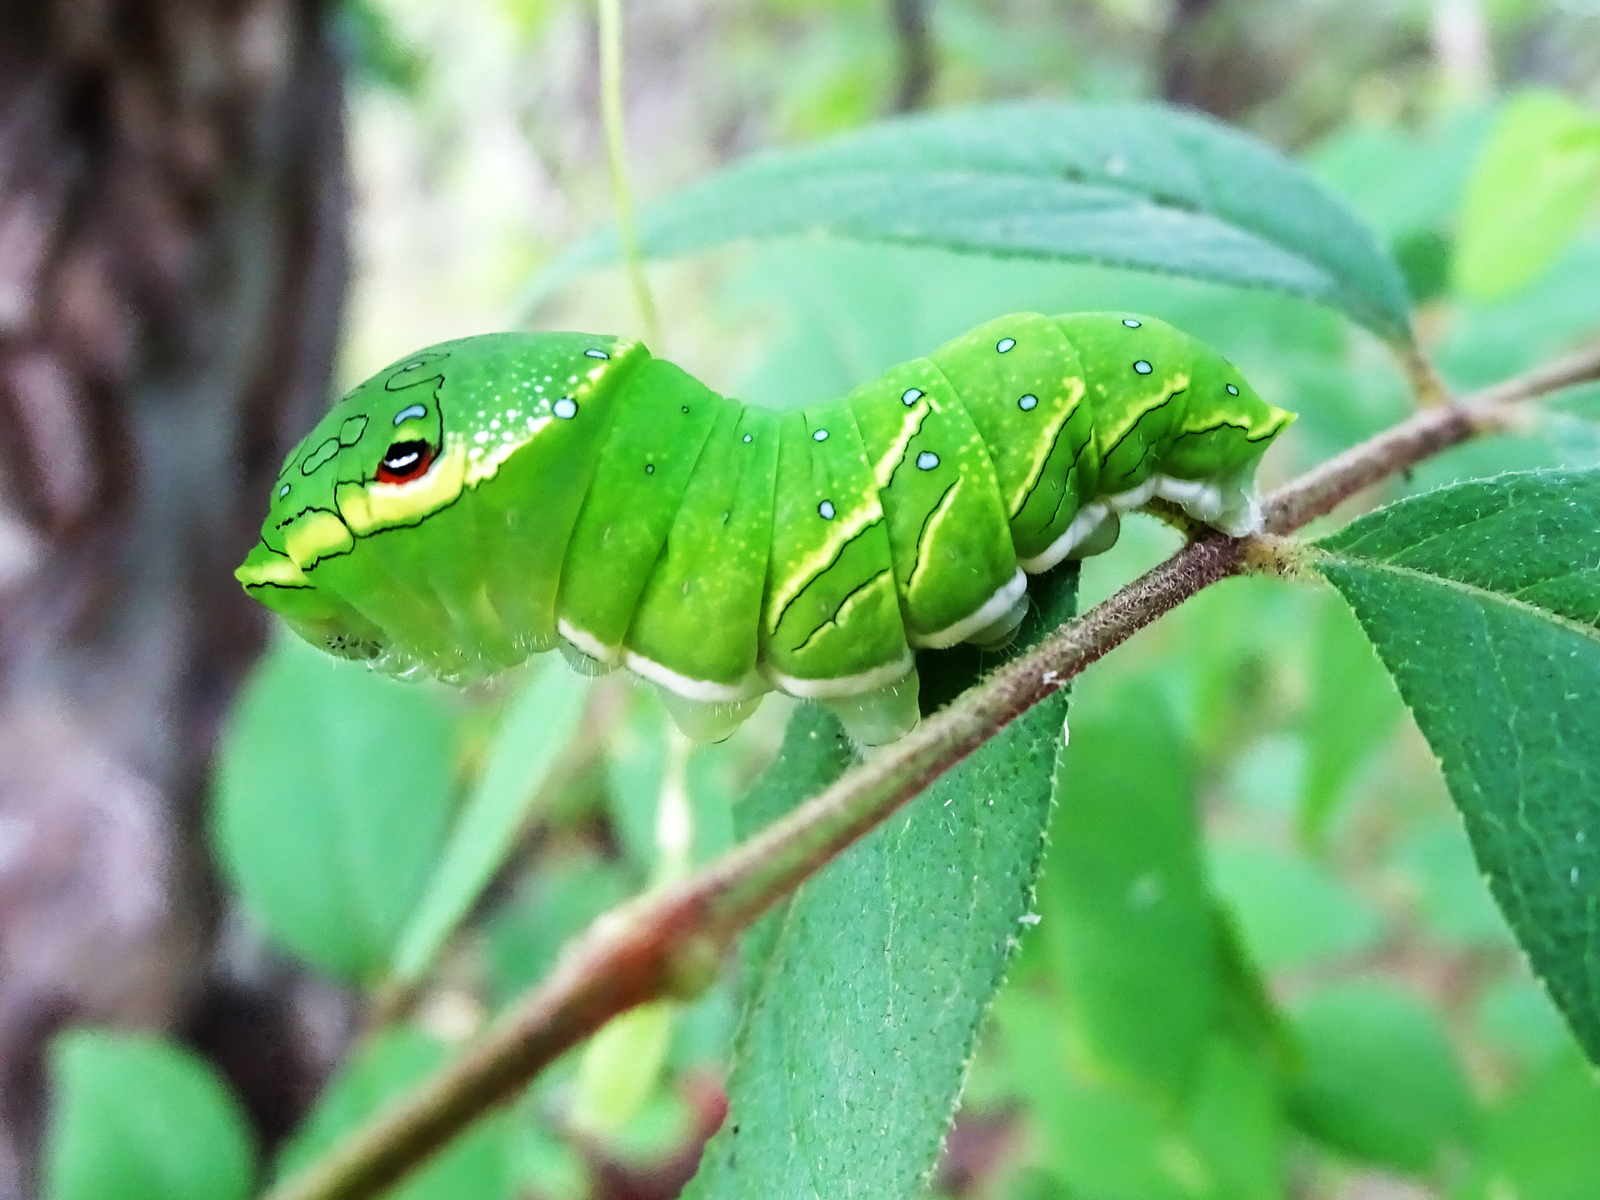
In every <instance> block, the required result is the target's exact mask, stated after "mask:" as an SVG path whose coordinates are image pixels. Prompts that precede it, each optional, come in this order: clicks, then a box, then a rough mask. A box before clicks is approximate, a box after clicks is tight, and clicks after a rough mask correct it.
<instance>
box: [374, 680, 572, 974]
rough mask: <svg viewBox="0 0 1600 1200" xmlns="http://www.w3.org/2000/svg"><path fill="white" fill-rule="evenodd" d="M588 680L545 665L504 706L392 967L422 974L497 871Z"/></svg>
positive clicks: (528, 814)
mask: <svg viewBox="0 0 1600 1200" xmlns="http://www.w3.org/2000/svg"><path fill="white" fill-rule="evenodd" d="M588 688H589V681H588V680H587V679H585V678H584V677H583V676H581V675H577V674H574V673H573V672H571V671H567V670H561V669H553V668H552V667H551V666H550V665H548V664H547V665H546V666H545V668H544V670H543V671H542V672H541V673H540V674H539V675H538V676H536V677H535V678H534V679H533V681H532V682H531V683H529V684H528V685H527V686H526V687H524V688H523V690H522V694H521V695H519V696H518V697H517V699H516V700H515V701H514V702H513V703H512V704H511V706H510V707H509V708H508V709H507V711H506V713H505V716H504V718H503V719H502V721H501V724H500V730H499V732H498V733H497V734H496V735H495V740H494V745H493V746H492V747H491V748H490V750H489V761H488V763H487V765H486V766H485V767H484V770H483V776H482V777H481V778H480V779H479V780H478V784H477V787H475V788H474V789H473V791H472V795H471V796H470V797H469V798H468V799H467V803H466V805H465V806H464V807H463V808H462V810H461V815H460V816H459V817H458V818H457V819H456V823H455V828H454V829H452V830H451V832H450V841H449V844H448V845H446V846H445V849H444V853H443V854H442V855H440V858H439V865H438V867H437V868H436V869H435V871H434V873H433V878H432V879H431V880H429V881H428V889H427V891H425V892H424V893H423V895H422V899H421V901H420V902H419V903H418V904H417V908H416V911H415V912H414V913H412V914H411V917H410V919H409V920H408V921H407V922H406V927H405V932H404V933H403V934H401V937H400V944H399V946H398V947H397V948H396V950H395V955H394V973H395V976H396V978H398V979H401V980H403V981H405V982H407V983H415V982H417V981H418V980H420V979H421V978H422V977H423V976H424V975H425V974H426V973H427V972H428V969H429V968H430V967H431V966H432V965H433V961H434V959H435V958H436V957H437V955H438V953H439V951H440V950H442V949H443V948H444V945H445V942H446V941H447V940H448V939H449V937H450V934H451V933H452V932H453V931H454V930H455V927H456V925H457V924H458V923H459V922H460V921H461V919H462V918H463V917H465V916H466V915H467V912H468V911H469V910H470V909H471V908H472V906H473V904H474V903H475V902H476V901H477V899H478V896H479V895H480V894H481V893H482V891H483V889H484V888H485V887H486V886H488V883H489V880H490V879H491V878H493V876H494V873H495V872H496V871H498V870H499V869H500V865H501V864H502V863H503V862H504V861H505V858H506V855H508V854H509V853H510V852H511V850H512V849H513V847H515V845H516V842H517V837H518V835H519V834H521V833H522V831H523V830H524V828H525V827H526V825H527V823H528V822H529V820H531V819H532V815H533V813H532V806H533V802H534V800H536V799H537V798H538V797H539V795H540V791H541V785H542V784H543V783H544V782H545V781H546V779H547V778H548V776H549V774H550V772H551V770H552V768H554V766H555V765H556V763H557V761H559V759H560V757H561V752H562V751H563V750H565V749H566V748H567V743H568V742H569V741H570V740H571V737H572V734H573V733H574V732H575V731H576V730H577V728H578V720H579V718H580V717H581V716H582V715H583V707H584V700H585V697H586V694H587V692H588Z"/></svg>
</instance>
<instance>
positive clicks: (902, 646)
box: [238, 313, 1292, 745]
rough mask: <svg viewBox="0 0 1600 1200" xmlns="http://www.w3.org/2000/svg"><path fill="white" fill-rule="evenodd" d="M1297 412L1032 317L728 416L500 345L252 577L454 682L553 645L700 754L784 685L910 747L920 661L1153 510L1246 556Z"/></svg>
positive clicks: (1173, 352) (678, 389)
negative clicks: (1261, 498)
mask: <svg viewBox="0 0 1600 1200" xmlns="http://www.w3.org/2000/svg"><path fill="white" fill-rule="evenodd" d="M1290 420H1292V415H1291V414H1289V413H1285V412H1283V411H1281V410H1279V409H1275V408H1272V407H1271V406H1269V405H1267V404H1265V403H1263V402H1262V401H1261V400H1260V399H1259V398H1258V397H1257V396H1256V395H1255V394H1254V392H1253V391H1251V390H1250V388H1249V386H1248V385H1247V384H1246V383H1245V381H1244V380H1243V378H1242V377H1240V376H1239V374H1238V372H1237V371H1235V370H1234V369H1233V368H1232V366H1231V365H1229V364H1228V363H1226V362H1225V361H1224V360H1223V359H1222V358H1221V357H1220V356H1218V355H1217V354H1216V353H1215V352H1213V351H1211V350H1209V349H1207V348H1206V347H1204V346H1202V345H1200V344H1199V343H1197V342H1194V341H1193V340H1192V339H1190V338H1189V337H1188V336H1187V335H1185V334H1183V333H1181V332H1180V331H1178V330H1176V329H1173V328H1172V327H1171V326H1168V325H1166V324H1164V323H1162V322H1159V321H1155V320H1153V319H1150V318H1145V317H1138V316H1133V315H1130V314H1121V313H1115V314H1109V313H1091V314H1076V315H1067V316H1060V317H1044V316H1040V315H1038V314H1030V313H1023V314H1013V315H1011V316H1008V317H1003V318H1000V319H998V320H996V321H992V322H989V323H988V324H986V325H984V326H981V327H979V328H978V329H976V330H973V331H972V332H971V333H969V334H967V335H965V336H963V337H961V338H958V339H956V340H955V341H954V342H951V343H950V344H949V345H947V346H945V347H942V348H941V349H940V350H938V351H936V352H934V353H933V354H932V355H930V356H928V357H927V358H923V359H917V360H914V361H912V362H909V363H905V364H902V365H901V366H899V367H896V368H894V369H892V370H891V371H889V372H887V373H886V374H885V375H884V376H882V377H881V378H879V379H877V380H875V381H873V382H872V383H870V384H867V385H865V386H863V387H861V388H859V389H857V390H856V391H855V392H853V393H851V394H850V395H849V396H847V397H845V398H843V399H841V400H837V401H832V402H829V403H826V404H820V405H814V406H811V407H807V408H803V409H799V410H795V411H792V412H787V413H772V412H768V411H766V410H763V409H760V408H755V407H750V406H745V405H741V404H738V403H737V402H734V401H730V400H727V399H724V398H723V397H721V396H718V395H716V394H715V393H713V392H711V391H710V390H709V389H707V388H705V387H704V386H703V385H701V384H699V383H698V382H696V381H695V380H693V379H692V378H690V377H689V376H688V375H686V374H685V373H684V372H682V371H680V370H679V369H678V368H676V367H673V366H672V365H671V364H668V363H665V362H663V361H661V360H657V359H652V358H650V357H649V355H648V354H647V353H646V352H645V351H644V349H643V348H642V347H640V346H638V345H637V344H636V343H632V342H627V341H623V340H619V339H614V338H600V337H592V336H589V335H582V334H532V335H516V334H499V335H488V336H485V337H481V338H469V339H465V340H463V341H460V342H454V343H446V344H444V345H442V346H439V347H435V348H433V349H431V350H428V351H424V352H421V353H419V354H416V355H412V356H410V357H409V358H407V359H403V360H401V361H400V362H399V363H396V364H395V365H394V366H392V367H391V368H389V369H387V370H386V371H384V372H380V373H379V374H378V375H376V376H374V377H373V378H372V379H371V380H369V381H367V383H365V384H363V385H361V387H359V388H357V389H356V390H355V391H353V392H352V393H351V394H350V395H349V396H347V397H346V398H345V399H344V400H343V401H341V402H340V404H339V405H338V406H336V407H335V408H334V410H333V411H332V412H330V413H329V415H328V416H327V417H326V418H324V420H323V421H322V422H321V424H319V425H318V427H317V429H316V430H314V431H313V433H312V434H311V435H310V436H309V437H307V439H306V440H305V441H304V442H302V443H301V445H300V446H298V447H297V448H296V449H295V451H294V452H292V453H291V454H290V456H289V459H288V460H287V461H286V462H285V464H284V471H283V474H282V476H281V477H280V480H279V484H278V489H277V491H276V493H275V495H274V498H273V504H272V511H271V512H270V513H269V516H268V519H267V522H266V524H265V525H264V527H263V531H262V541H261V543H260V544H259V545H258V546H257V547H256V548H255V550H253V551H252V552H251V554H250V556H249V558H247V560H246V561H245V563H244V565H243V566H242V567H241V568H240V569H239V572H238V574H239V578H240V580H241V581H242V582H243V583H244V584H245V586H246V587H247V588H248V589H249V590H250V591H251V593H252V594H253V595H256V596H257V597H258V598H260V599H261V600H262V601H263V602H264V603H266V604H268V605H269V606H270V607H272V608H274V609H276V610H277V611H279V612H280V613H282V614H283V615H284V616H285V618H286V619H287V620H288V621H289V623H290V624H291V625H292V626H293V627H294V628H295V629H296V630H297V631H298V632H300V633H301V634H302V635H303V636H305V637H306V638H307V639H308V640H311V641H312V642H313V643H314V644H317V645H320V646H322V647H323V648H325V649H327V650H329V651H330V652H332V653H336V654H342V655H345V656H347V657H358V658H365V659H368V660H369V661H371V662H373V663H374V664H375V665H377V666H380V667H382V668H384V669H386V670H390V671H393V672H396V673H400V674H408V673H426V674H433V675H437V676H439V677H441V678H445V679H448V680H452V681H458V682H460V681H467V680H471V679H475V678H479V677H482V676H484V675H487V674H490V673H492V672H494V671H496V670H498V669H501V668H503V667H506V666H510V665H512V664H514V663H516V662H519V661H521V660H522V659H523V658H525V657H526V656H527V655H529V654H532V653H537V652H540V651H543V650H548V649H551V648H553V647H557V646H559V647H560V648H562V649H563V650H564V651H565V652H566V653H567V654H568V657H569V658H570V659H572V660H573V661H574V662H575V663H577V664H578V665H580V666H582V667H584V668H586V669H590V670H606V669H610V668H612V667H615V666H619V665H626V666H628V667H629V668H630V669H632V670H633V671H634V672H636V673H637V674H639V675H642V676H644V677H645V678H647V679H650V680H652V681H653V682H654V683H655V684H657V685H658V687H659V688H660V689H661V691H662V694H663V697H664V698H665V699H666V700H667V703H668V706H669V708H670V709H671V710H672V711H673V714H674V716H675V717H676V718H677V719H678V721H679V723H680V724H681V725H682V726H683V727H684V728H685V730H686V732H689V733H690V734H691V736H696V737H701V738H716V737H721V736H726V735H727V734H728V733H729V732H731V731H732V730H733V729H734V728H736V727H737V725H738V724H739V723H740V722H741V721H742V720H743V719H744V718H745V717H747V716H748V715H749V713H750V712H751V711H752V710H753V709H754V707H755V705H756V704H757V703H758V702H759V698H760V696H761V695H762V694H763V693H764V692H766V691H768V690H771V689H773V688H778V689H780V690H783V691H785V692H788V693H789V694H791V695H796V696H801V697H808V698H812V699H815V700H818V701H819V702H821V703H824V704H827V705H828V706H830V707H831V708H833V709H834V711H835V712H836V713H838V714H839V716H840V717H841V719H842V720H843V721H844V723H845V725H846V727H847V728H848V729H849V731H850V732H851V734H852V736H854V737H855V738H856V739H857V740H858V741H859V742H862V743H863V744H869V745H870V744H878V743H881V742H885V741H889V740H893V739H894V738H896V737H898V736H900V735H902V734H903V733H905V732H906V731H907V730H908V729H909V728H911V727H912V726H913V725H914V724H915V723H916V719H917V682H916V673H915V667H914V659H913V653H914V651H915V650H916V649H919V648H923V647H938V646H947V645H952V644H954V643H956V642H959V641H972V642H976V643H978V644H980V645H990V646H992V645H1000V644H1003V643H1004V642H1005V641H1006V640H1007V639H1009V637H1010V636H1011V635H1012V633H1013V632H1014V630H1015V629H1016V627H1017V625H1018V624H1019V623H1020V622H1021V620H1022V617H1023V615H1024V614H1025V612H1026V607H1027V596H1026V575H1027V574H1030V573H1038V572H1041V571H1044V570H1047V569H1049V568H1050V567H1052V566H1054V565H1055V564H1056V563H1058V562H1060V561H1062V560H1063V559H1064V558H1066V557H1069V556H1077V557H1081V556H1084V555H1087V554H1093V553H1098V552H1100V551H1101V550H1104V549H1106V548H1108V547H1109V546H1110V545H1111V544H1112V543H1113V542H1114V541H1115V540H1116V536H1117V530H1118V524H1117V522H1118V518H1119V514H1120V513H1121V512H1123V511H1126V510H1127V509H1129V508H1134V507H1137V506H1138V505H1140V504H1142V503H1144V502H1145V501H1146V500H1148V499H1149V498H1150V497H1151V496H1152V495H1159V496H1164V497H1166V498H1168V499H1170V500H1172V501H1174V502H1175V503H1177V504H1180V505H1182V506H1183V507H1184V508H1185V509H1186V510H1187V511H1189V512H1190V513H1191V514H1192V515H1194V516H1195V517H1197V518H1198V519H1200V520H1202V521H1205V522H1207V523H1209V524H1212V525H1215V526H1216V527H1218V528H1220V529H1223V530H1225V531H1226V532H1229V533H1234V534H1240V533H1245V532H1249V531H1250V530H1252V529H1254V528H1255V527H1256V526H1257V525H1258V524H1259V512H1258V510H1257V508H1256V504H1255V499H1254V490H1253V478H1254V472H1255V468H1256V464H1257V463H1258V462H1259V460H1260V457H1261V454H1262V452H1263V451H1264V450H1265V449H1266V447H1267V445H1268V444H1270V442H1271V441H1272V439H1273V438H1274V437H1275V436H1276V435H1277V433H1278V432H1280V431H1281V430H1282V429H1283V428H1284V426H1285V425H1287V424H1288V422H1289V421H1290Z"/></svg>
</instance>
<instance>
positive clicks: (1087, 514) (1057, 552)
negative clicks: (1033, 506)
mask: <svg viewBox="0 0 1600 1200" xmlns="http://www.w3.org/2000/svg"><path fill="white" fill-rule="evenodd" d="M1109 514H1110V510H1109V509H1108V508H1107V507H1106V506H1105V505H1104V504H1101V503H1100V502H1099V501H1096V502H1095V503H1093V504H1086V505H1084V506H1083V507H1082V508H1080V509H1079V510H1078V515H1077V516H1075V517H1073V518H1072V524H1070V525H1068V526H1067V528H1066V530H1065V531H1064V532H1063V533H1062V534H1061V536H1060V537H1058V538H1057V539H1056V540H1055V541H1053V542H1051V543H1050V544H1049V545H1048V546H1046V547H1045V548H1044V549H1043V550H1042V551H1040V552H1039V553H1038V554H1036V555H1034V556H1033V557H1032V558H1025V559H1023V560H1022V562H1021V563H1020V564H1019V565H1020V566H1021V567H1022V569H1023V570H1024V571H1026V572H1027V573H1028V574H1030V575H1038V574H1040V573H1041V572H1044V571H1048V570H1049V569H1050V568H1051V567H1053V566H1055V565H1056V564H1057V563H1058V562H1060V561H1061V560H1062V559H1063V558H1065V557H1066V556H1067V555H1069V554H1071V553H1072V551H1073V550H1074V549H1075V548H1076V547H1077V545H1078V543H1079V542H1081V541H1083V540H1084V538H1086V537H1088V536H1089V535H1090V534H1091V533H1093V532H1094V531H1095V529H1097V528H1098V527H1099V525H1100V522H1101V521H1104V520H1105V519H1106V517H1107V516H1108V515H1109Z"/></svg>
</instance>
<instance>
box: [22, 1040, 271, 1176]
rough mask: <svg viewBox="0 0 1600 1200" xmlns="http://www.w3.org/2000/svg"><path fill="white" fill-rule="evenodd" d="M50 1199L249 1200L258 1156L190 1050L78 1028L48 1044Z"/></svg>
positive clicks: (228, 1097)
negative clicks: (256, 1156) (247, 1199)
mask: <svg viewBox="0 0 1600 1200" xmlns="http://www.w3.org/2000/svg"><path fill="white" fill-rule="evenodd" d="M50 1077H51V1112H50V1124H49V1127H48V1129H47V1131H46V1133H45V1144H44V1195H45V1197H46V1198H47V1200H244V1198H245V1197H246V1196H248V1195H249V1194H250V1185H251V1182H252V1180H253V1179H254V1177H255V1149H254V1147H253V1145H252V1144H251V1138H250V1133H249V1130H248V1128H247V1127H246V1125H245V1121H244V1115H243V1114H242V1113H241V1112H240V1110H239V1106H238V1104H237V1103H236V1102H235V1100H234V1098H233V1095H232V1093H230V1092H229V1091H228V1089H227V1087H226V1085H224V1084H223V1083H222V1081H221V1080H219V1079H218V1078H217V1077H216V1075H214V1074H213V1073H212V1071H211V1069H210V1068H209V1067H208V1066H207V1065H206V1064H205V1063H203V1062H201V1061H200V1060H199V1059H197V1058H195V1057H194V1056H193V1055H192V1054H189V1053H188V1052H187V1051H184V1050H181V1049H179V1048H178V1047H177V1046H173V1045H171V1044H169V1043H167V1042H163V1041H160V1040H158V1039H156V1038H153V1037H148V1036H145V1035H140V1034H128V1033H106V1032H102V1031H99V1030H87V1029H79V1030H73V1031H70V1032H68V1033H64V1034H62V1035H61V1036H60V1037H58V1038H57V1039H56V1040H55V1041H54V1042H53V1043H52V1045H51V1047H50Z"/></svg>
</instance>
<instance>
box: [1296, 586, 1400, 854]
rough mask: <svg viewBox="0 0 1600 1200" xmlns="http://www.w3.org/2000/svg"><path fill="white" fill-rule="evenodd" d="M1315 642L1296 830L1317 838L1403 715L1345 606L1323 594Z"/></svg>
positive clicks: (1369, 645) (1313, 839) (1310, 838)
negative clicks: (1301, 790)
mask: <svg viewBox="0 0 1600 1200" xmlns="http://www.w3.org/2000/svg"><path fill="white" fill-rule="evenodd" d="M1322 598H1323V599H1325V600H1326V601H1327V603H1325V604H1323V605H1322V607H1321V609H1320V611H1319V613H1318V616H1317V623H1316V627H1315V630H1314V632H1313V642H1312V663H1311V701H1310V703H1309V704H1308V705H1307V706H1306V714H1305V720H1304V722H1303V724H1302V728H1303V730H1304V731H1305V739H1306V746H1307V748H1308V750H1309V755H1308V758H1309V761H1308V763H1307V766H1306V778H1305V793H1304V795H1303V796H1302V798H1301V803H1300V830H1301V834H1302V835H1303V836H1304V837H1305V838H1306V840H1307V841H1309V842H1310V843H1312V844H1313V845H1316V844H1320V843H1321V842H1322V840H1323V838H1324V837H1325V836H1326V835H1327V832H1328V825H1329V823H1330V822H1331V821H1332V820H1333V818H1334V816H1335V815H1336V813H1337V811H1338V806H1339V802H1340V801H1341V800H1342V799H1343V798H1344V796H1345V793H1346V792H1347V791H1348V790H1349V786H1350V784H1351V782H1352V781H1353V780H1354V779H1355V777H1356V776H1357V774H1358V773H1359V772H1360V769H1361V768H1362V766H1363V765H1364V764H1365V763H1366V762H1368V761H1369V760H1370V759H1371V758H1372V755H1373V752H1374V751H1375V750H1376V749H1377V748H1379V747H1380V746H1381V745H1382V744H1383V740H1384V738H1385V736H1386V735H1387V734H1388V733H1389V732H1390V731H1392V730H1393V729H1394V727H1395V725H1396V724H1397V723H1398V720H1399V717H1400V700H1399V697H1398V696H1396V695H1395V690H1394V685H1393V684H1392V683H1391V682H1390V681H1389V678H1388V676H1387V675H1386V674H1385V672H1384V670H1383V665H1382V664H1381V663H1379V662H1378V660H1377V659H1376V657H1374V655H1373V653H1372V643H1370V642H1369V641H1367V639H1366V638H1365V637H1364V636H1363V635H1362V633H1361V626H1360V625H1358V624H1357V623H1356V622H1355V621H1353V620H1352V619H1351V617H1350V611H1349V609H1348V608H1346V607H1345V606H1344V605H1342V604H1340V603H1339V602H1338V601H1337V600H1335V599H1333V598H1332V597H1331V596H1324V597H1322Z"/></svg>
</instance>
